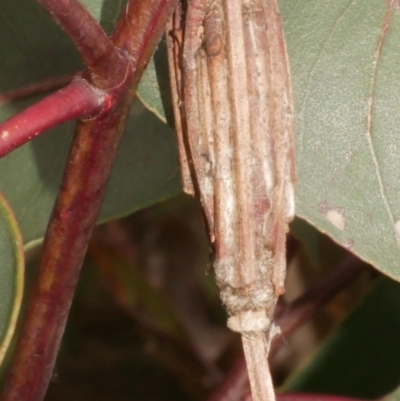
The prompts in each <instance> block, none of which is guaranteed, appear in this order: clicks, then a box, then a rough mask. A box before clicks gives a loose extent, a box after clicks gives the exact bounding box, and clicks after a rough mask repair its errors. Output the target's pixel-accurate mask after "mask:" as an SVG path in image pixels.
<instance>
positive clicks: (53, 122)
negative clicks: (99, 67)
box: [0, 78, 105, 157]
mask: <svg viewBox="0 0 400 401" xmlns="http://www.w3.org/2000/svg"><path fill="white" fill-rule="evenodd" d="M104 100H105V93H103V92H101V91H100V90H98V89H96V88H95V87H93V86H92V85H90V84H89V83H88V82H87V81H86V80H84V79H82V78H76V79H75V80H74V81H72V82H71V83H70V84H69V85H68V86H66V87H65V88H63V89H60V90H59V91H58V92H56V93H53V94H51V95H50V96H48V97H46V98H44V99H43V100H41V101H39V102H38V103H35V104H33V105H32V106H30V107H28V108H26V109H25V110H23V111H21V112H20V113H18V114H17V115H15V116H13V117H11V118H9V119H8V120H6V121H5V122H3V123H1V124H0V157H3V156H5V155H6V154H8V153H10V152H11V151H13V150H14V149H16V148H17V147H19V146H21V145H23V144H24V143H26V142H28V141H30V140H31V139H33V138H35V137H37V136H39V135H40V134H42V133H44V132H45V131H46V130H48V129H50V128H53V127H55V126H57V125H60V124H62V123H64V122H66V121H69V120H73V119H75V118H81V119H83V118H89V117H91V116H93V115H95V114H97V113H98V112H99V111H100V110H102V108H103V106H104Z"/></svg>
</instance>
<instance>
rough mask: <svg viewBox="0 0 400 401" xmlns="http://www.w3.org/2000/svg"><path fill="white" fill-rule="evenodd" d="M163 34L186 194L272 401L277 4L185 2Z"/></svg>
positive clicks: (283, 217)
mask: <svg viewBox="0 0 400 401" xmlns="http://www.w3.org/2000/svg"><path fill="white" fill-rule="evenodd" d="M167 36H168V40H169V56H170V70H171V72H172V92H173V95H174V107H175V120H176V124H177V127H176V128H177V131H178V140H179V148H180V160H181V166H182V175H183V184H184V189H185V191H186V192H188V193H192V194H195V195H197V196H199V198H200V200H201V202H202V206H203V210H204V214H205V218H206V223H207V226H208V229H209V236H210V241H211V243H212V245H213V248H214V249H215V264H214V267H215V272H216V278H217V282H218V285H219V288H220V290H221V298H222V301H223V302H224V304H225V306H226V308H227V311H228V314H229V319H228V326H229V327H230V328H231V329H232V330H234V331H237V332H240V333H241V334H242V340H243V348H244V352H245V357H246V362H247V368H248V372H249V377H250V383H251V388H252V394H253V399H254V400H256V401H258V400H260V401H261V400H263V401H265V400H272V399H274V397H275V395H274V389H273V385H272V381H271V377H270V373H269V367H268V362H267V355H268V350H269V346H270V342H271V340H272V338H273V336H274V333H275V332H276V330H275V329H274V325H273V319H272V318H273V312H274V308H275V304H276V301H277V298H278V296H279V295H281V294H282V293H283V292H284V279H285V270H286V259H285V253H286V252H285V250H286V232H287V224H288V222H289V221H290V220H291V219H292V218H293V215H294V190H293V187H294V181H295V173H294V146H293V108H292V94H291V87H290V77H289V69H288V61H287V54H286V48H285V42H284V37H283V31H282V24H281V20H280V16H279V13H278V9H277V4H276V0H240V1H229V0H189V1H187V2H186V4H185V5H182V6H181V7H180V8H179V9H178V10H177V12H176V13H175V15H174V17H173V19H172V20H171V21H170V24H169V28H168V35H167Z"/></svg>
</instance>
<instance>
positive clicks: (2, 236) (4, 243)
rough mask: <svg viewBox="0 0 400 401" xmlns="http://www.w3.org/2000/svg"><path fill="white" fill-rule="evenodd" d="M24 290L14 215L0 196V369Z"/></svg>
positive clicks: (18, 236) (21, 247)
mask: <svg viewBox="0 0 400 401" xmlns="http://www.w3.org/2000/svg"><path fill="white" fill-rule="evenodd" d="M23 287H24V252H23V242H22V237H21V233H20V232H19V229H18V225H17V222H16V220H15V217H14V214H13V212H12V210H11V208H10V206H9V205H8V203H7V201H6V200H5V199H4V197H3V195H1V194H0V300H1V302H0V365H1V364H2V363H3V360H4V358H5V356H6V353H7V349H8V347H9V345H10V342H11V339H12V336H13V334H14V331H15V327H16V324H17V318H18V313H19V310H20V307H21V301H22V293H23Z"/></svg>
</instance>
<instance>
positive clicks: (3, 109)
mask: <svg viewBox="0 0 400 401" xmlns="http://www.w3.org/2000/svg"><path fill="white" fill-rule="evenodd" d="M85 3H86V5H87V6H88V7H89V9H90V10H91V12H92V13H93V15H94V16H95V17H96V18H99V19H100V20H101V21H102V23H103V25H104V26H105V28H106V29H107V30H108V31H109V32H111V31H112V29H113V27H114V26H115V24H116V22H117V21H118V16H119V13H120V12H121V10H122V7H123V3H124V2H104V4H103V1H91V0H87V1H85ZM21 9H23V10H24V12H23V13H22V12H21ZM0 11H1V12H0V47H1V49H2V54H3V55H5V56H3V57H1V59H0V94H1V93H4V92H7V91H11V90H15V89H19V88H21V87H24V86H25V85H29V84H31V83H35V82H40V81H41V80H43V79H45V78H49V77H50V78H51V77H55V78H57V77H62V76H65V75H68V74H71V73H74V72H75V71H77V70H79V69H80V68H82V65H81V62H80V59H79V55H78V53H77V52H76V51H75V49H74V47H73V45H72V44H71V43H70V41H69V39H68V38H67V37H66V35H64V33H63V32H62V31H61V30H60V28H59V27H58V26H56V24H55V23H54V21H53V20H52V19H51V17H50V16H49V15H48V14H47V13H46V12H45V11H44V10H42V8H41V7H40V6H39V5H38V4H37V3H36V2H33V1H31V0H21V1H20V2H18V3H16V2H14V1H12V0H4V1H2V2H1V4H0ZM37 99H38V98H37V97H32V98H30V99H27V100H21V101H14V102H5V103H3V104H0V121H3V120H5V119H6V118H8V117H9V116H11V115H13V114H15V113H16V112H18V110H20V109H22V108H24V107H26V106H27V105H28V104H30V103H32V102H34V101H35V100H37ZM73 130H74V123H73V122H72V123H69V124H65V125H63V126H61V127H58V128H56V129H53V130H50V131H49V132H48V133H46V134H45V135H43V136H41V137H39V138H37V139H35V140H33V141H32V142H30V143H28V144H27V145H25V146H23V147H21V148H19V149H17V150H16V151H14V152H13V153H12V154H10V155H7V156H6V157H5V158H3V159H1V160H0V190H1V191H3V192H4V194H5V195H6V196H7V198H8V199H9V201H10V204H11V206H12V208H13V209H14V211H15V214H16V216H17V220H18V222H19V224H20V227H21V230H22V233H23V238H24V242H25V244H29V243H34V242H35V241H36V240H40V238H41V237H42V236H43V234H44V231H45V228H46V225H47V222H48V218H49V215H50V211H51V208H52V206H53V202H54V198H55V195H56V193H57V190H58V186H59V183H60V180H61V174H62V171H63V167H64V163H65V160H66V155H67V152H68V148H69V143H70V140H71V135H72V133H73ZM180 190H181V186H180V180H179V170H178V161H177V151H176V141H175V136H174V133H173V131H172V130H171V129H170V128H169V127H168V126H167V125H166V124H164V123H162V122H161V121H160V120H159V119H158V118H156V117H155V116H154V115H153V113H150V112H149V111H147V110H146V109H145V108H144V107H143V106H142V105H141V103H140V102H139V101H137V102H136V103H135V105H134V107H133V108H132V111H131V114H130V118H129V121H128V124H127V127H126V129H125V132H124V135H123V139H122V143H121V146H120V149H119V153H118V159H117V162H116V165H115V168H114V171H113V173H112V177H111V181H110V183H109V186H108V189H107V193H106V197H105V201H104V203H103V206H102V210H101V215H100V218H99V219H100V220H101V221H104V220H108V219H111V218H116V217H119V216H123V215H126V214H129V213H132V212H133V211H135V210H138V209H140V208H143V207H146V206H148V205H150V204H153V203H155V202H159V201H161V200H163V199H166V198H169V197H171V196H173V195H175V194H177V193H178V192H179V191H180Z"/></svg>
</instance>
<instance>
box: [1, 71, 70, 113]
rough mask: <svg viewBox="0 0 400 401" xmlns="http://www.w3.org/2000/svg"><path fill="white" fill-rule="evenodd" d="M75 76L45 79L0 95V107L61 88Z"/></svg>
mask: <svg viewBox="0 0 400 401" xmlns="http://www.w3.org/2000/svg"><path fill="white" fill-rule="evenodd" d="M75 75H76V74H74V75H68V76H64V77H53V78H46V79H44V80H42V81H39V82H34V83H32V84H29V85H26V86H24V87H23V88H19V89H15V90H12V91H9V92H5V93H2V94H0V106H1V105H2V104H4V103H9V102H14V101H16V100H20V99H24V98H26V97H29V96H34V95H38V94H40V93H44V92H48V91H51V90H57V89H60V88H63V87H64V86H65V85H68V84H69V83H70V82H71V81H72V78H73V77H74V76H75Z"/></svg>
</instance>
